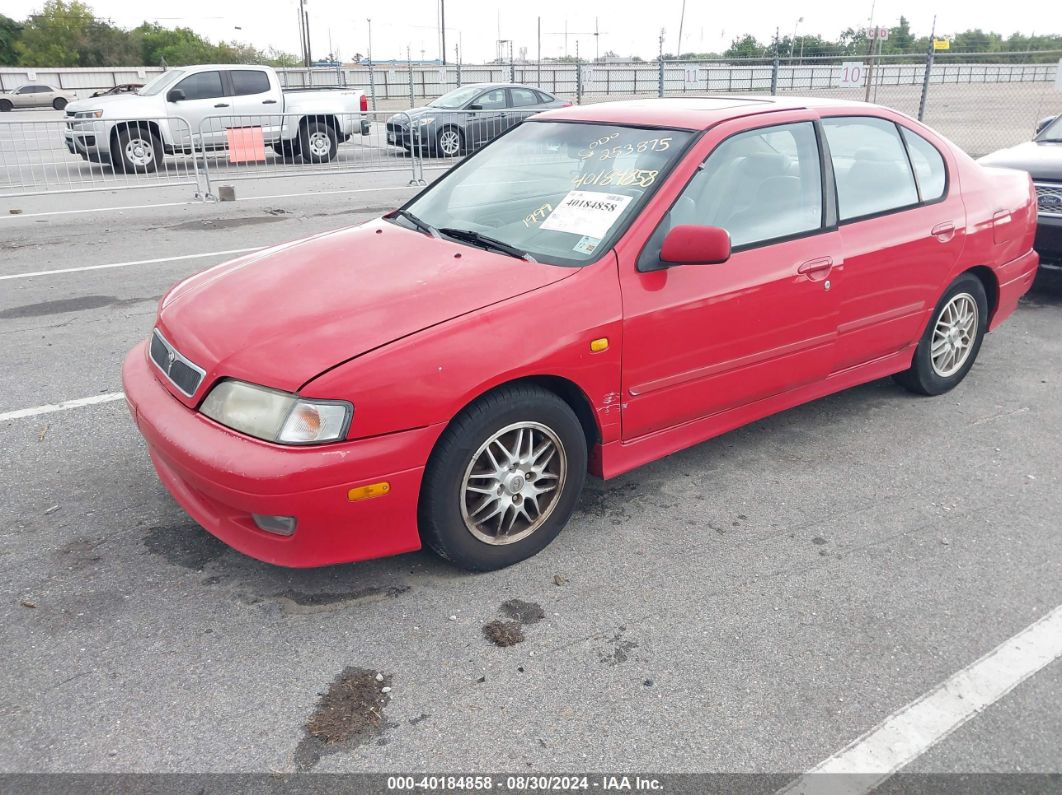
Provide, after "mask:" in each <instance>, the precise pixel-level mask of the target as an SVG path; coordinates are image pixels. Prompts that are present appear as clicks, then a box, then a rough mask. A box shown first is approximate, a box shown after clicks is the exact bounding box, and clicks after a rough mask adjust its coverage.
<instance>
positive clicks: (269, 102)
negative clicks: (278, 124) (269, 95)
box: [262, 99, 277, 105]
mask: <svg viewBox="0 0 1062 795" xmlns="http://www.w3.org/2000/svg"><path fill="white" fill-rule="evenodd" d="M262 104H263V105H276V104H277V101H276V100H275V99H263V100H262Z"/></svg>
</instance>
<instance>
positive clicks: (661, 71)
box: [656, 56, 664, 97]
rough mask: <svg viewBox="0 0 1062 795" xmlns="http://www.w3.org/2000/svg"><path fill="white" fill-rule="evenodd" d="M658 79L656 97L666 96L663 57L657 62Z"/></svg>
mask: <svg viewBox="0 0 1062 795" xmlns="http://www.w3.org/2000/svg"><path fill="white" fill-rule="evenodd" d="M656 68H657V78H656V95H657V96H658V97H662V96H664V59H663V57H662V56H661V57H660V58H659V59H658V60H657V62H656Z"/></svg>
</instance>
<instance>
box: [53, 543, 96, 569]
mask: <svg viewBox="0 0 1062 795" xmlns="http://www.w3.org/2000/svg"><path fill="white" fill-rule="evenodd" d="M103 542H104V539H103V538H75V539H74V540H73V541H67V542H66V543H65V544H63V545H62V546H60V547H59V549H57V550H56V557H57V558H58V559H59V562H60V563H61V564H62V565H63V566H65V567H66V568H67V569H68V570H69V571H82V570H83V569H87V568H88V567H90V566H93V565H94V564H96V563H99V562H100V558H101V555H100V553H99V552H97V547H99V546H100V544H102V543H103Z"/></svg>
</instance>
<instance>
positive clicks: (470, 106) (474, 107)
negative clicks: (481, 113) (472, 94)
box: [465, 105, 483, 110]
mask: <svg viewBox="0 0 1062 795" xmlns="http://www.w3.org/2000/svg"><path fill="white" fill-rule="evenodd" d="M465 110H483V106H482V105H469V106H468V107H467V108H465Z"/></svg>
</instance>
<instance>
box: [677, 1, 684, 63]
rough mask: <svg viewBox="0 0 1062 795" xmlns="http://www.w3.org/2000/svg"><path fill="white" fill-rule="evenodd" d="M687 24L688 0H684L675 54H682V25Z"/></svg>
mask: <svg viewBox="0 0 1062 795" xmlns="http://www.w3.org/2000/svg"><path fill="white" fill-rule="evenodd" d="M685 24H686V0H682V14H680V15H679V37H678V44H677V45H676V47H675V55H676V56H681V55H682V27H683V25H685Z"/></svg>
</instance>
